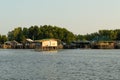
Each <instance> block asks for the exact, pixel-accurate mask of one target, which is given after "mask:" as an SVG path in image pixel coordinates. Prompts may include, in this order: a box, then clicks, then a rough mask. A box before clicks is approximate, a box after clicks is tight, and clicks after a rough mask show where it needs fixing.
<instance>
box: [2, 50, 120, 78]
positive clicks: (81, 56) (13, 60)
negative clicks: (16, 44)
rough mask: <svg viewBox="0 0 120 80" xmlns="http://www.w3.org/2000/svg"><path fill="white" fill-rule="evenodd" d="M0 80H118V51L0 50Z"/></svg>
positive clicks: (119, 54) (119, 62)
mask: <svg viewBox="0 0 120 80" xmlns="http://www.w3.org/2000/svg"><path fill="white" fill-rule="evenodd" d="M0 80H120V50H80V49H73V50H59V51H57V52H36V51H34V50H22V49H21V50H12V49H10V50H6V49H0Z"/></svg>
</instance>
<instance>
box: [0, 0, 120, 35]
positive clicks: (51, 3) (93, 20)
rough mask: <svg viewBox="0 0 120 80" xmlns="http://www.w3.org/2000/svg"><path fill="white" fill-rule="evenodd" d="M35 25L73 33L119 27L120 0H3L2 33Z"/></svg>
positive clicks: (0, 16)
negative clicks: (58, 28) (51, 26)
mask: <svg viewBox="0 0 120 80" xmlns="http://www.w3.org/2000/svg"><path fill="white" fill-rule="evenodd" d="M34 25H38V26H40V25H53V26H54V25H55V26H58V27H62V28H66V29H68V30H69V31H71V32H73V33H74V34H87V33H93V32H97V31H98V30H102V29H120V0H0V34H2V35H4V34H5V35H7V33H8V32H9V31H11V30H13V29H14V28H16V27H30V26H34Z"/></svg>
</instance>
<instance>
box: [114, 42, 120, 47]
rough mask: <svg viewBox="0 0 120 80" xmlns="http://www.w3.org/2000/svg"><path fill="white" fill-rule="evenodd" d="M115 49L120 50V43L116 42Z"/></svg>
mask: <svg viewBox="0 0 120 80" xmlns="http://www.w3.org/2000/svg"><path fill="white" fill-rule="evenodd" d="M115 48H116V49H120V41H116V45H115Z"/></svg>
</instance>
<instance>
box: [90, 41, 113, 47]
mask: <svg viewBox="0 0 120 80" xmlns="http://www.w3.org/2000/svg"><path fill="white" fill-rule="evenodd" d="M92 48H94V49H114V48H115V42H114V41H98V42H94V43H92Z"/></svg>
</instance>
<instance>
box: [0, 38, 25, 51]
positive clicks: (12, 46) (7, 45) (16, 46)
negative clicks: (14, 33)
mask: <svg viewBox="0 0 120 80" xmlns="http://www.w3.org/2000/svg"><path fill="white" fill-rule="evenodd" d="M2 48H3V49H22V48H23V45H22V44H21V43H18V42H17V41H15V40H13V41H6V42H5V43H4V44H3V45H2Z"/></svg>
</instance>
